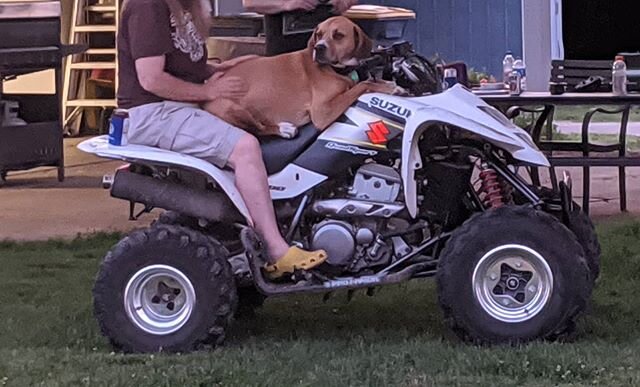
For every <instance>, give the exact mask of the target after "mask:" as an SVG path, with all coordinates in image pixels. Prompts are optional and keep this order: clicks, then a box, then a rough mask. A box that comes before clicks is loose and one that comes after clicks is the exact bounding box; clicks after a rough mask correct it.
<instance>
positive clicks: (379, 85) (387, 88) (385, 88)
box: [367, 80, 397, 94]
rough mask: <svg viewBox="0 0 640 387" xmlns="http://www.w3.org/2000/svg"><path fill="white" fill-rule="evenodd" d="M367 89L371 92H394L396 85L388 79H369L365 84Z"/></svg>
mask: <svg viewBox="0 0 640 387" xmlns="http://www.w3.org/2000/svg"><path fill="white" fill-rule="evenodd" d="M367 86H368V88H369V91H370V92H373V93H382V94H394V92H395V91H396V89H397V86H396V84H395V83H394V82H388V81H381V80H378V81H369V82H368V84H367Z"/></svg>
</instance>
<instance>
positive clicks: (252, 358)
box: [0, 219, 640, 386]
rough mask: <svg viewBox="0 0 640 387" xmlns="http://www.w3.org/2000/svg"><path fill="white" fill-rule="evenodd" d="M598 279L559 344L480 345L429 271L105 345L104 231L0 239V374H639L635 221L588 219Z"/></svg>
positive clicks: (574, 381)
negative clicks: (173, 349)
mask: <svg viewBox="0 0 640 387" xmlns="http://www.w3.org/2000/svg"><path fill="white" fill-rule="evenodd" d="M599 234H600V237H601V241H602V244H603V248H604V254H603V268H602V278H601V280H600V282H599V284H598V287H597V289H596V291H595V295H594V301H593V305H592V307H591V310H590V311H589V313H588V315H587V317H586V318H584V319H581V322H580V326H579V330H578V333H579V334H578V337H577V339H576V341H575V342H572V343H564V344H558V343H534V344H530V345H526V346H523V347H518V348H506V347H496V348H479V347H474V346H469V345H465V344H463V343H461V342H459V341H458V339H457V338H455V337H453V336H452V335H451V333H450V332H449V331H448V330H447V329H446V327H445V326H444V325H443V323H442V320H441V314H440V311H439V309H438V307H437V301H436V294H435V288H434V283H433V282H432V281H431V280H423V281H420V282H416V283H411V284H405V285H401V286H393V287H390V288H383V289H382V290H381V291H380V292H379V294H378V295H377V296H376V297H373V298H370V297H366V296H365V295H363V294H360V293H358V295H356V297H355V298H354V300H353V301H352V302H351V303H347V301H346V295H345V294H344V293H339V294H337V295H336V298H334V299H332V300H330V301H329V302H328V303H322V301H321V297H320V296H309V297H306V296H305V297H289V298H280V299H273V300H268V301H267V303H266V305H265V307H264V308H263V309H261V310H260V311H259V312H258V314H257V316H256V317H255V318H253V319H251V320H244V321H237V322H236V324H235V326H234V328H233V330H232V332H230V337H229V338H228V340H227V342H226V345H225V346H224V347H222V348H219V349H216V350H214V351H208V352H200V353H194V354H188V355H185V354H183V355H164V354H162V355H158V354H156V355H123V354H119V353H113V352H112V349H111V348H110V347H109V345H108V344H107V343H106V341H105V340H104V339H103V338H102V337H101V336H100V335H99V333H98V331H97V326H96V323H95V321H94V320H93V317H92V309H91V286H92V282H93V277H94V275H95V272H96V269H97V266H98V262H99V260H100V258H101V257H102V255H103V254H104V252H105V251H106V250H107V249H108V248H109V247H110V245H111V244H113V243H114V242H115V241H116V239H117V236H115V235H96V236H94V237H91V238H89V239H78V240H75V241H72V242H47V243H20V244H17V243H11V242H2V243H0V265H1V266H0V267H1V269H0V385H11V386H29V385H42V386H63V385H64V386H66V385H90V386H118V385H132V386H183V385H184V386H214V385H225V386H226V385H231V386H244V385H259V386H290V385H301V386H345V385H361V386H389V385H403V386H429V385H438V386H442V385H463V386H467V385H481V386H495V385H518V386H548V385H563V386H564V385H566V386H569V385H572V386H575V385H594V384H595V385H608V386H610V385H616V386H620V385H628V386H633V385H640V361H638V357H637V356H638V353H639V352H640V297H638V294H639V293H640V281H639V280H640V220H633V219H617V220H608V221H606V223H603V224H601V225H600V226H599Z"/></svg>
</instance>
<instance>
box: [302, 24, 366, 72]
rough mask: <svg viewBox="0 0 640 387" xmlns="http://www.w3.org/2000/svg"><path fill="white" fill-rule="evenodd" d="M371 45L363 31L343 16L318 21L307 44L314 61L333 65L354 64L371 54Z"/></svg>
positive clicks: (345, 65) (344, 65)
mask: <svg viewBox="0 0 640 387" xmlns="http://www.w3.org/2000/svg"><path fill="white" fill-rule="evenodd" d="M372 46H373V43H372V42H371V39H370V38H369V37H368V36H367V35H366V34H365V33H364V31H362V29H361V28H360V27H358V26H357V25H356V24H355V23H353V22H352V21H351V20H349V19H347V18H346V17H344V16H336V17H332V18H330V19H327V20H325V21H324V22H322V23H320V24H319V25H318V27H316V29H315V31H313V36H311V39H309V44H308V48H309V49H310V50H311V51H312V52H313V60H314V61H316V62H317V63H319V64H321V65H331V66H333V67H347V66H356V65H357V64H358V63H359V61H360V59H364V58H367V57H369V55H371V48H372Z"/></svg>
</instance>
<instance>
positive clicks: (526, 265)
mask: <svg viewBox="0 0 640 387" xmlns="http://www.w3.org/2000/svg"><path fill="white" fill-rule="evenodd" d="M472 286H473V291H474V294H475V297H476V300H477V301H478V303H479V304H480V306H481V307H482V309H483V310H484V311H485V312H487V313H488V314H489V315H490V316H491V317H493V318H495V319H497V320H500V321H503V322H507V323H520V322H524V321H527V320H530V319H531V318H533V317H534V316H535V315H537V314H538V313H540V311H541V310H542V309H544V307H545V305H546V304H547V303H548V302H549V299H551V293H552V292H553V273H552V272H551V268H550V267H549V264H548V263H547V261H546V260H545V259H544V257H543V256H542V255H540V254H539V253H538V252H537V251H535V250H533V249H531V248H529V247H526V246H522V245H502V246H499V247H496V248H495V249H493V250H491V251H489V252H488V253H486V254H485V255H484V256H483V257H482V258H481V259H480V261H479V262H478V264H477V265H476V268H475V270H474V272H473V283H472Z"/></svg>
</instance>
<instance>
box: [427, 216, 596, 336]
mask: <svg viewBox="0 0 640 387" xmlns="http://www.w3.org/2000/svg"><path fill="white" fill-rule="evenodd" d="M437 282H438V290H439V300H440V305H441V307H442V310H443V312H444V315H445V319H446V321H447V323H448V324H449V325H450V326H451V328H452V329H453V330H454V331H455V332H456V333H457V334H458V335H459V336H460V337H461V338H462V339H463V340H466V341H471V342H474V343H488V344H498V343H522V342H527V341H531V340H535V339H549V340H555V339H561V338H564V337H566V336H568V335H569V334H570V333H572V331H573V330H574V327H575V319H576V318H577V317H578V315H579V314H580V312H582V311H583V310H584V309H585V307H586V305H587V302H588V300H589V297H590V295H591V290H592V281H591V279H590V274H589V268H588V266H587V263H586V261H585V258H584V252H583V249H582V247H581V246H580V244H579V243H578V242H577V240H576V237H575V235H574V234H573V233H571V232H570V231H569V230H568V229H567V228H566V227H565V226H564V225H562V223H560V222H559V221H558V220H557V219H556V218H554V217H553V216H551V215H548V214H546V213H544V212H541V211H537V210H535V209H533V208H530V207H502V208H499V209H496V210H491V211H487V212H484V213H481V214H478V215H475V216H474V217H472V218H471V219H470V220H468V221H467V222H466V223H465V224H463V225H462V226H461V227H460V228H459V229H458V230H456V231H455V232H454V233H453V235H452V236H451V238H450V239H449V241H448V242H447V245H446V247H445V249H444V251H443V252H442V254H441V256H440V261H439V269H438V274H437Z"/></svg>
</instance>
